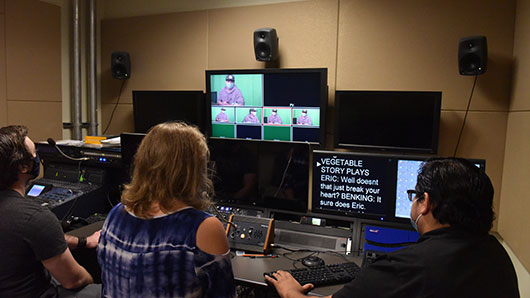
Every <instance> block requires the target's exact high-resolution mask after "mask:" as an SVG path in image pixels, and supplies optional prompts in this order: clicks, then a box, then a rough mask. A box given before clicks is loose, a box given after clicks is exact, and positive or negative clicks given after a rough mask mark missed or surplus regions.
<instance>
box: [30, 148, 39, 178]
mask: <svg viewBox="0 0 530 298" xmlns="http://www.w3.org/2000/svg"><path fill="white" fill-rule="evenodd" d="M28 174H30V175H31V176H33V178H37V177H39V174H40V158H39V154H38V153H37V155H36V156H35V159H33V168H32V169H31V171H29V172H28Z"/></svg>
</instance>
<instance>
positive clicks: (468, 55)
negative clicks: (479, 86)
mask: <svg viewBox="0 0 530 298" xmlns="http://www.w3.org/2000/svg"><path fill="white" fill-rule="evenodd" d="M487 62H488V43H487V41H486V36H469V37H464V38H462V39H460V42H459V43H458V71H459V73H460V74H461V75H463V76H474V75H480V74H483V73H485V72H486V66H487Z"/></svg>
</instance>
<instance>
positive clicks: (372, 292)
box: [266, 158, 519, 298]
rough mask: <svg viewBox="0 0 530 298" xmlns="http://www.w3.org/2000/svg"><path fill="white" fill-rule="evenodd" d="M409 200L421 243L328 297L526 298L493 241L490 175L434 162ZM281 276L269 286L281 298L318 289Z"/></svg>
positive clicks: (453, 162)
mask: <svg viewBox="0 0 530 298" xmlns="http://www.w3.org/2000/svg"><path fill="white" fill-rule="evenodd" d="M407 193H408V194H409V198H410V199H411V201H412V207H411V210H410V215H411V220H412V224H413V226H415V227H417V230H418V232H419V233H420V235H421V236H420V238H419V239H418V241H417V243H415V244H413V245H410V246H408V247H406V248H403V249H401V250H397V251H395V252H392V253H388V254H384V255H382V256H380V257H378V258H377V259H376V260H375V261H374V262H373V263H372V264H371V265H368V266H367V267H365V268H363V269H362V270H361V271H360V272H359V273H358V274H357V275H356V277H355V279H354V280H352V281H351V282H350V283H348V284H346V285H345V286H344V287H343V288H342V289H341V290H339V291H338V292H336V293H335V294H333V295H331V296H328V297H333V298H343V297H344V298H345V297H378V298H385V297H406V298H416V297H418V298H420V297H425V298H426V297H429V298H448V297H451V298H460V297H462V298H469V297H481V298H484V297H488V298H489V297H491V298H493V297H495V298H498V297H503V298H517V297H519V290H518V285H517V276H516V274H515V270H514V267H513V265H512V262H511V261H510V258H509V256H508V254H507V253H506V251H505V250H504V248H503V247H502V245H501V244H500V243H499V242H498V241H497V239H496V238H495V237H494V236H492V235H490V234H489V230H490V229H491V226H492V222H493V218H494V215H493V210H492V202H493V186H492V185H491V181H490V179H489V178H488V176H487V175H486V174H485V173H482V172H481V171H480V170H479V169H478V168H477V167H475V166H474V165H473V164H472V163H470V162H469V161H467V160H464V159H456V158H447V159H434V160H430V161H427V162H426V163H424V164H423V165H422V167H421V169H420V171H419V174H418V179H417V184H416V189H414V190H409V191H407ZM273 276H274V277H275V278H276V279H272V278H270V277H266V279H267V281H269V282H270V283H272V284H273V285H274V286H275V287H276V289H277V290H278V293H279V294H280V296H281V297H289V298H295V297H305V295H304V293H305V292H307V291H309V290H311V289H312V288H313V286H312V285H311V284H306V285H304V286H302V285H300V284H299V283H298V282H297V281H296V280H294V279H293V277H292V276H291V275H290V274H289V273H287V272H285V271H279V272H278V273H275V274H274V275H273Z"/></svg>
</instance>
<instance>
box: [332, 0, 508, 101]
mask: <svg viewBox="0 0 530 298" xmlns="http://www.w3.org/2000/svg"><path fill="white" fill-rule="evenodd" d="M514 11H515V3H514V1H487V2H484V1H481V0H470V1H443V0H436V1H417V0H405V1H386V0H374V1H363V0H341V1H340V16H339V46H338V56H337V89H357V90H435V91H442V92H443V97H442V108H443V109H451V110H465V108H466V104H467V99H468V97H469V94H470V91H471V86H472V84H473V77H466V76H461V75H459V74H458V61H457V60H458V59H457V55H458V41H459V39H460V38H462V37H465V36H470V35H486V36H487V38H488V52H489V61H488V63H489V64H488V71H487V72H486V74H484V75H482V76H480V77H479V80H478V83H477V87H476V90H475V95H474V98H473V102H472V104H471V109H472V110H491V111H506V110H507V109H508V103H509V94H510V78H511V75H510V74H511V61H512V60H511V57H512V45H513V28H514ZM470 16H476V17H470ZM479 16H480V17H479Z"/></svg>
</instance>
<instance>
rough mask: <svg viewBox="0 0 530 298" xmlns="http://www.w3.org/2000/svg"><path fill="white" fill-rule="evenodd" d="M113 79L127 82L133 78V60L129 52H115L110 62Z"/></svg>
mask: <svg viewBox="0 0 530 298" xmlns="http://www.w3.org/2000/svg"><path fill="white" fill-rule="evenodd" d="M110 61H111V62H110V65H111V67H110V70H111V71H112V77H113V78H115V79H118V80H127V79H129V78H130V77H131V59H130V57H129V53H127V52H113V53H112V55H111V60H110Z"/></svg>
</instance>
